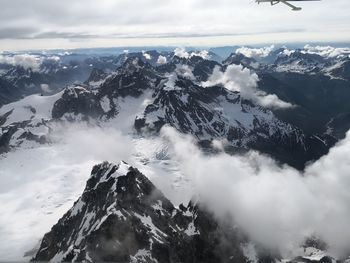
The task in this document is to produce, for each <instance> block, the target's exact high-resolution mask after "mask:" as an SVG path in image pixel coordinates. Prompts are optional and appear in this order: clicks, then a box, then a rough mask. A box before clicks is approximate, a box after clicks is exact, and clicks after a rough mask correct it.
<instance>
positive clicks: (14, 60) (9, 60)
mask: <svg viewBox="0 0 350 263" xmlns="http://www.w3.org/2000/svg"><path fill="white" fill-rule="evenodd" d="M0 63H4V64H9V65H13V66H21V67H23V68H24V69H31V70H33V71H39V69H40V65H41V63H42V58H40V57H37V56H35V55H30V54H18V55H0Z"/></svg>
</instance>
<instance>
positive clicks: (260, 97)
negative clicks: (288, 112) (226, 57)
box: [202, 65, 293, 109]
mask: <svg viewBox="0 0 350 263" xmlns="http://www.w3.org/2000/svg"><path fill="white" fill-rule="evenodd" d="M258 81H259V77H258V75H257V74H256V73H252V72H251V71H250V70H249V69H248V68H244V67H243V66H242V65H229V66H228V67H227V68H226V70H225V71H222V70H221V69H220V67H219V66H216V67H215V68H214V70H213V73H212V75H211V76H210V77H209V78H208V80H207V81H205V82H202V85H203V86H204V87H211V86H215V85H223V86H224V87H225V88H226V89H228V90H231V91H237V92H240V93H241V96H242V97H243V98H245V99H248V100H252V101H253V102H256V103H258V104H259V105H261V106H263V107H268V108H277V109H285V108H290V107H293V105H292V104H290V103H288V102H285V101H282V100H280V99H279V98H278V97H277V96H276V95H275V94H267V93H265V92H263V91H260V90H258V89H257V86H258Z"/></svg>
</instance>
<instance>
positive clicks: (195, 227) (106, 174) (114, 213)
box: [33, 162, 272, 263]
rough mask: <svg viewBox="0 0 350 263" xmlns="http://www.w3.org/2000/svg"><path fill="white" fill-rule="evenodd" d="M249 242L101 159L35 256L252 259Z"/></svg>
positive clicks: (98, 259) (141, 178)
mask: <svg viewBox="0 0 350 263" xmlns="http://www.w3.org/2000/svg"><path fill="white" fill-rule="evenodd" d="M246 242H247V241H246V238H244V236H243V235H242V234H241V233H240V232H239V231H238V230H237V229H236V228H233V227H232V226H231V225H230V224H223V223H220V222H219V221H216V220H215V219H214V217H213V216H212V215H211V214H210V213H208V212H205V210H203V209H201V208H200V207H199V206H198V205H193V203H190V204H189V205H188V207H184V206H183V205H180V208H175V207H174V206H173V205H172V204H171V202H170V201H169V200H168V199H166V198H165V197H164V195H163V194H162V193H161V192H160V191H159V190H158V189H156V188H155V186H154V185H153V184H152V183H151V182H150V181H149V180H148V179H147V178H146V177H145V176H144V175H143V174H141V173H140V172H139V171H138V170H137V169H134V168H132V167H130V166H128V165H127V164H126V163H124V162H121V163H120V164H119V165H118V166H117V165H113V164H110V163H103V164H100V165H97V166H95V167H94V168H93V170H92V174H91V178H90V179H89V180H88V182H87V184H86V188H85V190H84V192H83V194H82V196H81V197H80V198H79V199H78V201H76V202H75V204H74V206H73V207H72V208H71V209H70V210H69V211H68V212H67V213H66V214H65V215H64V216H63V217H62V218H61V219H60V220H59V221H58V223H57V224H56V225H55V226H53V228H52V229H51V231H50V232H49V233H47V234H46V235H45V236H44V238H43V240H42V242H41V245H40V248H39V250H38V252H37V254H36V255H35V257H34V258H33V260H34V261H49V260H51V261H52V262H57V261H59V262H61V261H85V262H103V261H106V262H108V261H109V262H111V261H112V262H208V263H209V262H248V258H247V257H246V256H245V254H244V249H243V248H242V247H243V245H244V244H246ZM264 256H266V255H264ZM266 262H272V258H271V260H270V261H266Z"/></svg>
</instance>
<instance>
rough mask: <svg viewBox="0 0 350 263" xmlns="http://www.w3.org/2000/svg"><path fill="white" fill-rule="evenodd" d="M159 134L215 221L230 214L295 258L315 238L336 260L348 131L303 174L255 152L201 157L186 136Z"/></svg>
mask: <svg viewBox="0 0 350 263" xmlns="http://www.w3.org/2000/svg"><path fill="white" fill-rule="evenodd" d="M161 133H162V136H163V137H164V138H166V139H167V140H169V143H170V145H171V146H170V152H171V155H172V156H173V158H174V159H176V160H177V161H178V163H179V167H180V170H181V172H182V173H183V174H184V175H185V176H186V177H187V178H188V179H190V180H191V181H192V183H193V185H194V189H195V190H194V192H195V194H197V195H198V196H199V199H200V200H201V202H202V203H204V204H205V205H206V206H207V208H209V209H210V210H211V211H213V212H214V213H215V214H216V215H217V216H218V217H223V216H225V215H227V213H229V214H230V215H231V216H232V218H234V223H235V224H238V225H239V226H240V227H242V228H243V229H244V230H245V231H246V233H248V235H249V236H250V237H251V238H252V239H253V240H254V241H257V242H260V243H262V244H263V245H265V246H267V247H270V248H276V247H277V248H279V249H280V251H281V252H282V254H283V255H284V256H295V255H296V254H297V253H298V252H297V251H298V249H297V248H298V247H300V245H301V244H302V243H303V241H304V240H305V238H307V237H310V236H312V235H315V236H318V237H319V238H321V239H322V240H324V241H325V242H326V243H327V244H328V245H329V247H330V252H331V253H334V254H335V255H337V256H344V254H343V253H346V252H347V251H348V249H349V244H350V230H349V227H348V225H349V220H350V206H349V203H350V195H349V188H350V176H349V171H350V161H349V156H350V133H348V135H347V137H346V139H345V140H343V141H342V142H340V143H339V144H338V145H336V146H335V147H334V148H333V149H331V151H330V153H329V154H328V155H327V156H324V157H323V158H321V159H320V160H318V161H316V162H315V163H313V164H311V165H309V166H308V167H307V168H306V170H305V171H304V172H299V171H297V170H295V169H293V168H291V167H289V166H286V165H284V166H279V165H277V164H276V163H275V162H274V160H272V159H271V158H269V157H266V156H263V155H261V154H258V153H257V152H250V153H248V154H246V155H243V156H231V155H228V154H225V153H223V152H222V153H220V154H218V155H205V154H203V152H202V151H200V150H199V149H198V148H197V146H196V144H195V142H194V140H193V139H192V138H191V137H189V136H186V135H181V134H179V133H178V132H176V131H175V130H174V129H173V128H169V127H166V128H163V129H162V131H161Z"/></svg>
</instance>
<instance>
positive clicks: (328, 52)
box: [303, 45, 350, 58]
mask: <svg viewBox="0 0 350 263" xmlns="http://www.w3.org/2000/svg"><path fill="white" fill-rule="evenodd" d="M303 52H304V53H308V54H316V55H320V56H322V57H326V58H338V57H346V56H350V48H336V47H331V46H311V45H306V46H305V47H304V50H303Z"/></svg>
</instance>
